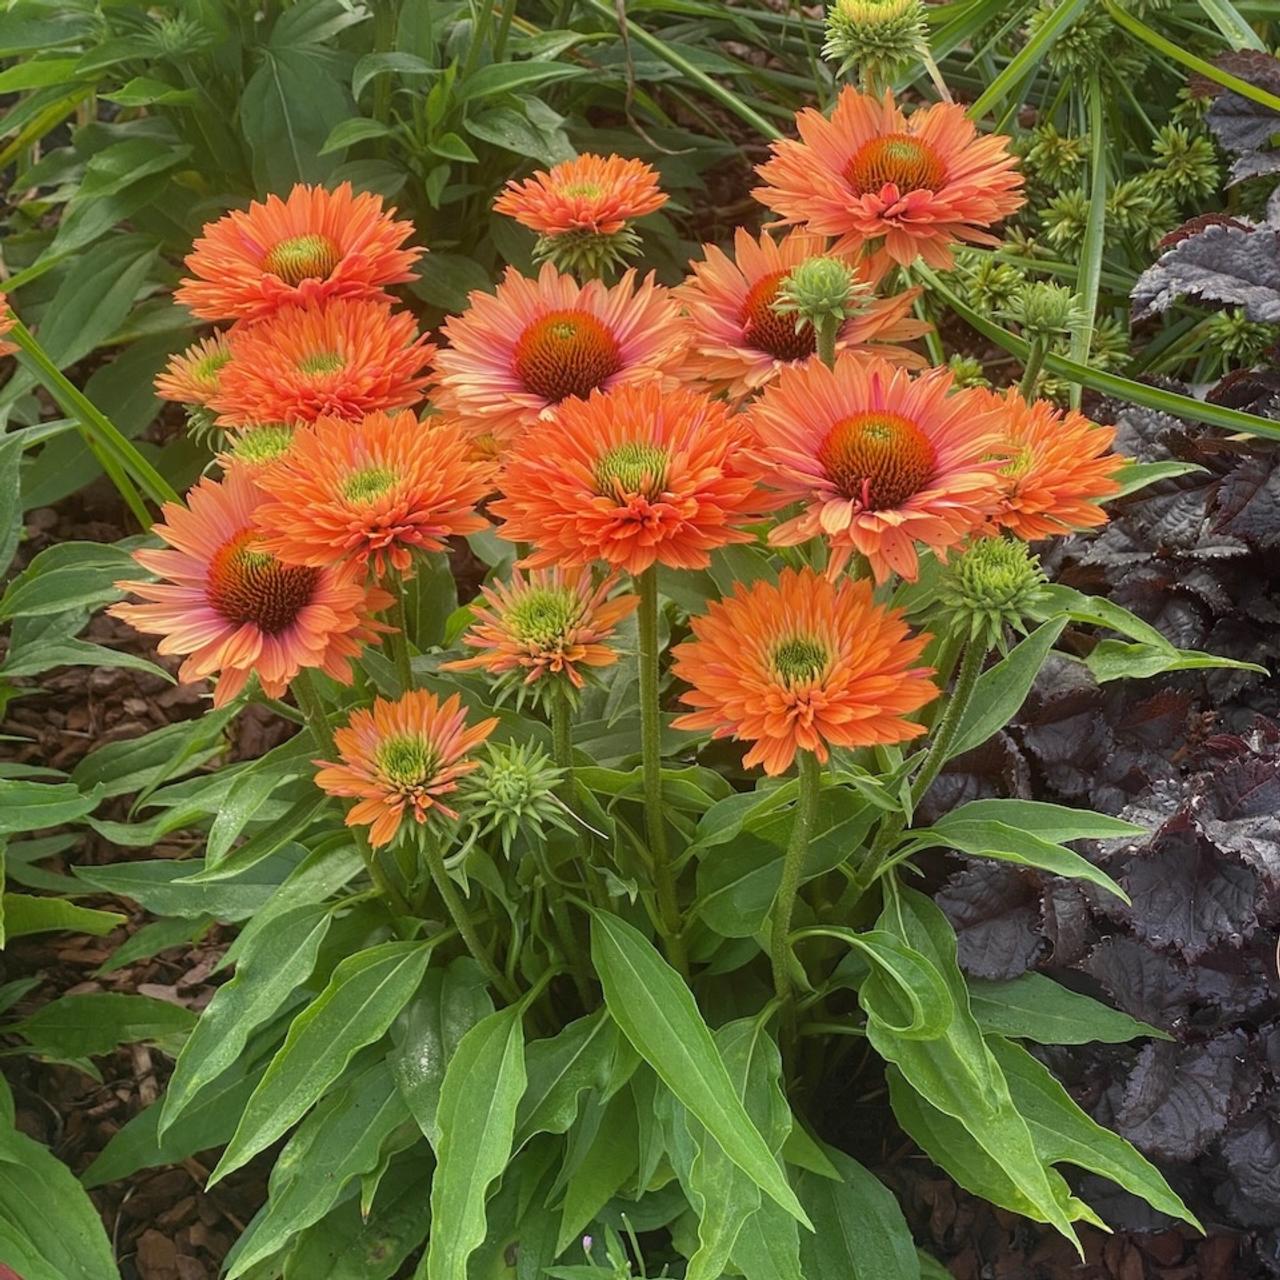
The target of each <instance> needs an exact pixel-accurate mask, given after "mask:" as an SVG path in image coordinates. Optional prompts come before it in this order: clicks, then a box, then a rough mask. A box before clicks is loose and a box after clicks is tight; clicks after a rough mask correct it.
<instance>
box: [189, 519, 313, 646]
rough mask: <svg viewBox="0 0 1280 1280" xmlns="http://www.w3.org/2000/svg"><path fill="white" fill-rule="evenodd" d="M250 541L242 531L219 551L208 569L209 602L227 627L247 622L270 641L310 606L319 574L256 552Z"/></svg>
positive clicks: (250, 535) (248, 534) (249, 533)
mask: <svg viewBox="0 0 1280 1280" xmlns="http://www.w3.org/2000/svg"><path fill="white" fill-rule="evenodd" d="M253 537H254V535H253V533H252V531H250V530H247V529H246V530H245V531H244V532H243V533H239V534H237V535H236V536H235V537H234V538H232V539H231V540H230V541H229V542H226V543H224V544H223V545H222V547H220V548H219V549H218V551H217V553H216V554H215V555H214V557H213V560H212V562H211V563H210V565H209V579H208V593H209V603H210V604H211V605H212V606H213V607H214V608H215V609H216V610H217V611H218V612H219V613H220V614H221V615H222V616H223V617H224V618H226V619H227V621H228V622H234V623H236V624H237V625H243V624H244V623H246V622H251V623H253V625H254V626H256V627H257V628H258V630H259V631H261V632H263V633H264V634H266V635H269V636H274V635H277V634H279V633H280V632H281V631H284V630H285V629H286V628H288V627H290V626H292V625H293V623H294V621H295V620H296V619H297V617H298V614H299V613H301V612H302V610H303V609H304V608H305V607H306V606H307V605H308V604H310V603H311V597H312V595H313V594H314V593H315V586H316V580H317V579H318V578H319V576H320V570H319V569H311V568H306V567H304V566H301V565H291V564H282V563H281V562H280V561H279V560H277V559H276V557H275V556H273V555H270V554H269V553H268V552H266V551H259V550H257V549H256V548H255V547H254V546H253V545H252V544H253Z"/></svg>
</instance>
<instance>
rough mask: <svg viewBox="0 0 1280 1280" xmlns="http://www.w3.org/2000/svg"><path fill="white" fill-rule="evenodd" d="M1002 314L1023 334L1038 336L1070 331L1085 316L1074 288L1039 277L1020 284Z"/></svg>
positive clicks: (1083, 320)
mask: <svg viewBox="0 0 1280 1280" xmlns="http://www.w3.org/2000/svg"><path fill="white" fill-rule="evenodd" d="M1003 314H1004V316H1005V317H1006V318H1007V319H1009V320H1012V321H1013V322H1014V323H1015V324H1016V325H1017V326H1018V327H1019V329H1021V331H1022V334H1023V336H1024V337H1039V338H1050V337H1055V336H1057V335H1059V334H1068V333H1071V332H1073V331H1074V330H1075V329H1077V328H1078V327H1079V326H1080V325H1082V324H1083V323H1084V322H1085V320H1086V318H1087V313H1086V311H1085V309H1084V307H1082V306H1081V304H1080V298H1079V296H1078V295H1077V294H1076V293H1075V291H1074V290H1072V289H1069V288H1067V286H1066V285H1063V284H1050V283H1048V282H1047V281H1043V280H1032V281H1028V282H1027V283H1026V284H1024V285H1023V286H1022V287H1021V288H1020V289H1019V290H1018V292H1017V293H1015V294H1014V295H1013V297H1012V298H1010V299H1009V302H1008V303H1007V305H1006V306H1005V308H1004V311H1003Z"/></svg>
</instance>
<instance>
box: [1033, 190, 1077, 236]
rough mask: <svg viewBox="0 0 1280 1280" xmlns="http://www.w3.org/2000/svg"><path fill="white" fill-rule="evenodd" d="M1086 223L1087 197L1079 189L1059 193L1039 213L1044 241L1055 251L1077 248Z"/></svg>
mask: <svg viewBox="0 0 1280 1280" xmlns="http://www.w3.org/2000/svg"><path fill="white" fill-rule="evenodd" d="M1088 222H1089V197H1088V196H1087V195H1085V193H1084V191H1083V189H1082V188H1079V187H1077V188H1076V189H1075V190H1073V191H1062V192H1059V193H1058V195H1056V196H1054V197H1053V199H1052V200H1050V201H1049V202H1048V203H1047V204H1046V205H1045V207H1044V208H1043V209H1041V211H1040V224H1041V226H1043V227H1044V235H1045V239H1046V240H1048V242H1049V243H1050V244H1051V245H1053V247H1054V248H1055V249H1075V248H1078V247H1079V245H1080V243H1081V242H1082V241H1083V240H1084V232H1085V227H1086V226H1087V224H1088Z"/></svg>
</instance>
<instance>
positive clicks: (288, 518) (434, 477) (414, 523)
mask: <svg viewBox="0 0 1280 1280" xmlns="http://www.w3.org/2000/svg"><path fill="white" fill-rule="evenodd" d="M493 471H494V468H493V465H492V464H491V463H487V462H485V461H483V460H481V459H480V458H478V457H476V456H474V455H473V453H472V452H471V445H470V441H469V440H468V438H467V437H466V435H465V434H464V433H463V431H462V429H461V428H460V427H459V426H458V425H457V423H454V422H449V421H444V420H441V419H438V418H437V419H430V420H428V421H427V422H419V421H418V419H417V418H416V417H415V416H414V415H413V414H412V413H407V412H405V413H397V414H394V415H391V414H385V413H372V414H369V415H368V416H367V417H365V418H362V419H361V420H360V421H359V422H346V421H344V420H342V419H340V418H321V419H320V420H319V421H318V422H316V423H315V425H314V426H312V427H308V428H302V429H300V430H299V431H298V433H297V434H296V435H295V437H294V439H293V443H292V446H291V447H290V449H289V451H288V452H287V453H286V454H285V455H284V456H283V457H282V458H280V459H279V460H278V461H277V462H274V463H271V464H270V465H269V466H267V467H265V468H264V469H263V470H262V471H261V472H260V473H259V474H258V475H257V477H256V480H257V483H258V485H259V487H261V488H262V489H263V490H265V492H266V493H267V494H268V496H269V497H270V498H271V499H273V500H272V501H268V502H265V503H263V505H262V506H261V507H259V508H258V512H257V522H258V529H259V530H260V532H261V534H262V545H263V547H264V548H265V549H266V550H268V551H271V552H273V553H274V554H276V555H278V556H279V557H280V558H281V559H282V560H284V561H285V562H287V563H288V564H308V565H323V564H331V563H332V562H334V561H336V560H345V559H352V560H355V561H357V562H358V563H360V564H362V565H363V564H366V563H368V562H369V561H372V562H373V567H374V571H375V573H377V574H379V575H381V574H382V573H383V572H385V570H386V568H387V565H388V564H390V566H391V567H392V568H394V569H396V570H398V571H400V572H401V573H403V572H405V571H406V570H408V569H409V568H410V566H411V564H412V563H413V552H414V551H415V550H417V551H442V550H444V545H445V540H446V539H447V538H450V537H453V536H455V535H457V534H464V533H476V532H478V531H479V530H480V529H485V528H488V521H487V520H485V518H484V517H483V516H481V515H479V514H477V512H476V504H477V503H479V502H480V501H481V500H482V499H484V498H485V497H487V496H488V495H489V494H490V493H491V492H492V491H493V483H492V481H493Z"/></svg>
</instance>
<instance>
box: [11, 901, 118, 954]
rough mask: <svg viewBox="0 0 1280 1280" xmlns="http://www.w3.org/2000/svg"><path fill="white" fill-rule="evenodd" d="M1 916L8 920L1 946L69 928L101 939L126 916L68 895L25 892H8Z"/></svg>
mask: <svg viewBox="0 0 1280 1280" xmlns="http://www.w3.org/2000/svg"><path fill="white" fill-rule="evenodd" d="M0 918H3V921H4V928H3V933H2V934H0V946H3V945H4V944H5V942H7V941H8V940H9V939H11V938H25V937H28V936H30V935H31V934H33V933H60V932H63V931H65V932H67V933H87V934H90V935H91V936H92V937H95V938H100V937H102V936H103V935H104V934H107V933H110V932H111V931H112V929H118V928H119V927H120V926H121V925H122V924H124V922H125V919H126V917H124V916H122V915H119V914H118V913H117V912H115V911H98V910H95V909H94V908H92V907H81V906H78V905H77V904H76V903H74V902H67V901H66V899H64V898H35V897H32V896H30V895H29V894H25V893H6V894H5V895H4V907H3V912H2V913H0Z"/></svg>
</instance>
